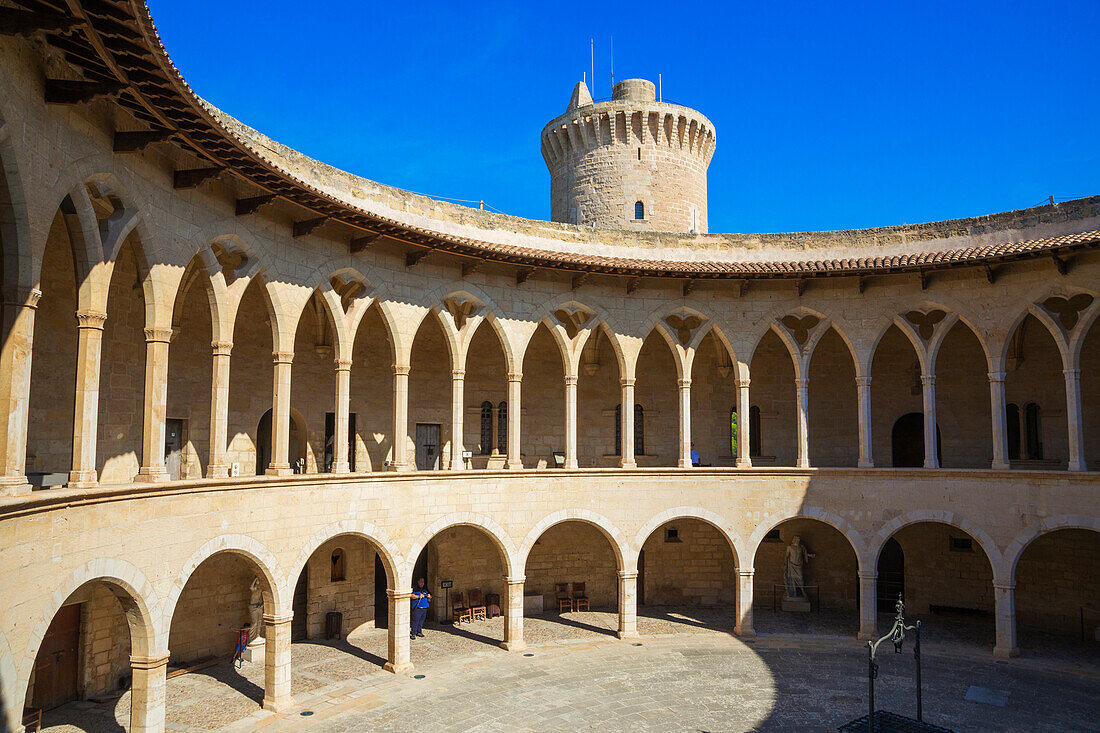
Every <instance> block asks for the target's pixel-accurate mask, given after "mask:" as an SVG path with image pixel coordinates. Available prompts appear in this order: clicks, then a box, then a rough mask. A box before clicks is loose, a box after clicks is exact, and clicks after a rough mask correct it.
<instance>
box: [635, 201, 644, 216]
mask: <svg viewBox="0 0 1100 733" xmlns="http://www.w3.org/2000/svg"><path fill="white" fill-rule="evenodd" d="M634 218H635V219H639V220H640V219H644V218H645V204H643V203H642V202H641V201H635V202H634Z"/></svg>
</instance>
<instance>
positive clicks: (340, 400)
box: [332, 359, 351, 473]
mask: <svg viewBox="0 0 1100 733" xmlns="http://www.w3.org/2000/svg"><path fill="white" fill-rule="evenodd" d="M335 365H336V415H335V421H334V422H335V425H333V428H334V430H333V437H332V443H333V445H332V472H333V473H350V472H351V463H350V461H349V460H348V446H349V444H350V440H349V437H348V416H349V415H350V414H351V359H336V361H335Z"/></svg>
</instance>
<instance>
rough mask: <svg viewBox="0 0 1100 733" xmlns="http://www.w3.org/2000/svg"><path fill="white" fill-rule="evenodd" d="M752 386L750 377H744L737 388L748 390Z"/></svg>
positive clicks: (738, 381) (738, 382)
mask: <svg viewBox="0 0 1100 733" xmlns="http://www.w3.org/2000/svg"><path fill="white" fill-rule="evenodd" d="M750 384H752V380H751V379H749V378H748V377H744V378H743V379H739V380H737V388H738V389H748V388H749V385H750Z"/></svg>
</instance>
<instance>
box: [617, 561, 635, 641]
mask: <svg viewBox="0 0 1100 733" xmlns="http://www.w3.org/2000/svg"><path fill="white" fill-rule="evenodd" d="M618 637H619V638H620V639H637V638H638V571H637V570H620V571H619V632H618Z"/></svg>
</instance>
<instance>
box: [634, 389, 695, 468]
mask: <svg viewBox="0 0 1100 733" xmlns="http://www.w3.org/2000/svg"><path fill="white" fill-rule="evenodd" d="M676 384H677V386H679V388H680V460H679V462H678V463H677V465H678V466H679V467H680V468H691V380H690V379H678V380H676ZM631 417H633V415H631Z"/></svg>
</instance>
